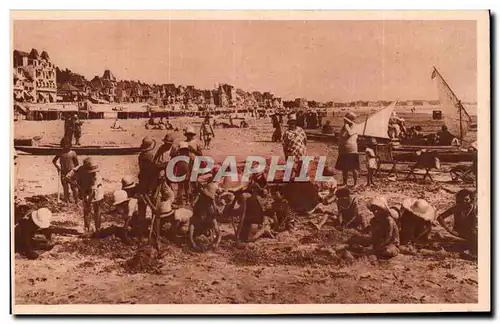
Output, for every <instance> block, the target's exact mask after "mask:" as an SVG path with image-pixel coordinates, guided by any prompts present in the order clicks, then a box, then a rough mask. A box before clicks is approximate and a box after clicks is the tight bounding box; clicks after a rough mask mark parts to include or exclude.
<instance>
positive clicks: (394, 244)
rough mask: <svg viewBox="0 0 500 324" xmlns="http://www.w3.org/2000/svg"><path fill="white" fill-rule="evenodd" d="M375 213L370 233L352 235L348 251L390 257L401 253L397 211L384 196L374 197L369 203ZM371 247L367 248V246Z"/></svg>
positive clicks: (369, 207) (368, 205)
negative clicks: (391, 207)
mask: <svg viewBox="0 0 500 324" xmlns="http://www.w3.org/2000/svg"><path fill="white" fill-rule="evenodd" d="M367 207H368V209H369V210H370V211H371V212H372V213H373V216H374V217H373V218H372V219H371V220H370V226H369V229H370V234H369V235H359V236H354V237H352V238H351V239H350V240H349V241H348V243H349V245H350V246H349V247H348V248H347V251H349V252H354V253H364V252H368V253H370V254H373V255H375V256H377V257H378V258H383V259H389V258H393V257H395V256H396V255H398V254H399V228H398V225H397V223H396V220H395V218H397V213H396V212H395V211H394V210H392V209H390V208H389V206H388V205H387V200H386V199H385V198H384V197H377V198H374V199H372V200H371V201H370V202H369V203H368V204H367ZM368 245H369V246H371V248H368V249H366V248H365V247H366V246H368Z"/></svg>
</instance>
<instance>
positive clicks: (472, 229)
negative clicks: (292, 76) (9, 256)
mask: <svg viewBox="0 0 500 324" xmlns="http://www.w3.org/2000/svg"><path fill="white" fill-rule="evenodd" d="M356 117H357V116H356V115H355V114H354V113H351V112H349V113H347V114H346V115H345V117H344V125H343V127H342V130H341V132H340V142H339V157H338V160H337V162H336V164H335V168H336V169H338V170H340V171H342V174H343V176H342V178H343V184H342V185H339V184H338V183H337V181H336V180H335V179H333V178H332V176H334V175H335V172H334V171H333V169H332V168H331V167H328V166H327V167H326V168H324V170H323V176H325V177H330V180H328V181H311V182H308V183H305V184H303V183H298V182H294V181H293V179H294V178H295V177H297V176H298V174H299V171H300V168H301V164H302V160H301V157H303V156H305V155H306V150H307V136H306V133H305V132H304V130H303V129H302V127H300V126H299V125H298V118H297V115H295V114H290V115H289V116H288V120H287V124H288V127H287V128H286V129H285V130H284V131H283V132H282V134H281V135H282V136H281V141H282V146H283V154H284V156H285V159H286V160H288V158H289V157H292V158H293V159H294V164H293V170H292V177H291V181H290V182H289V183H285V184H280V185H277V184H274V183H268V180H267V179H266V177H265V175H264V173H256V174H252V175H251V177H250V179H249V181H248V182H245V183H237V186H232V187H231V186H229V187H227V186H224V185H223V184H224V181H222V182H221V181H216V180H215V179H214V178H215V174H216V173H217V171H218V168H220V165H219V166H216V167H214V168H213V169H212V170H211V171H210V172H208V173H206V174H203V175H200V176H199V177H197V178H196V179H194V180H193V179H192V178H191V176H190V175H191V173H192V172H193V167H194V160H195V158H196V157H197V156H198V157H200V156H203V155H204V152H203V150H204V149H206V148H208V147H209V146H210V141H211V139H212V138H213V137H214V136H215V133H214V132H213V129H212V128H211V127H209V126H210V122H209V118H205V121H204V122H203V124H202V126H201V129H200V137H201V138H202V139H203V142H204V143H203V145H202V143H200V140H198V139H197V138H196V136H197V135H198V133H197V132H196V130H195V129H194V127H192V126H188V127H186V128H185V129H184V136H185V138H184V139H183V140H182V141H179V142H176V141H175V140H174V137H173V136H172V134H171V133H167V134H166V135H165V136H164V138H163V143H161V144H160V145H157V143H156V141H155V140H154V139H152V138H150V137H145V138H143V140H142V144H141V147H140V149H141V152H140V154H139V157H138V167H139V173H138V174H137V175H124V177H123V179H122V181H121V189H120V190H117V191H115V192H113V203H112V206H113V207H112V210H111V211H110V212H113V213H117V214H118V215H120V216H121V218H122V219H123V223H122V224H120V225H112V226H109V227H106V228H102V223H101V213H102V208H103V200H104V186H103V180H102V177H101V176H100V172H99V171H100V166H99V165H98V164H97V163H96V162H95V161H94V159H93V158H92V157H87V158H86V159H84V160H83V163H82V164H79V160H78V156H77V154H76V152H74V151H73V150H72V149H71V147H72V143H71V142H70V141H68V138H67V137H66V136H65V137H64V138H63V140H62V141H61V146H62V148H63V150H62V152H61V153H60V154H59V155H58V156H56V157H55V158H54V160H53V163H54V165H55V166H56V168H57V169H58V172H59V174H60V181H61V184H62V186H63V190H64V201H66V202H68V203H69V202H71V200H73V202H74V203H79V201H80V200H81V201H82V204H83V220H84V222H83V223H84V224H83V225H84V236H86V237H89V236H92V237H97V238H103V237H106V236H109V235H115V236H118V237H119V238H121V239H122V240H123V241H124V242H125V243H130V242H131V237H135V238H136V240H137V241H138V242H139V244H141V243H143V239H144V238H145V237H148V236H149V242H150V243H152V244H153V245H154V246H156V247H158V248H159V246H160V237H161V236H162V235H165V236H166V237H167V238H169V239H171V240H176V239H177V238H178V237H179V236H183V235H187V238H188V242H189V245H190V246H191V247H192V248H193V249H196V250H203V249H205V248H206V247H205V246H204V245H203V244H201V243H200V241H199V240H198V239H199V237H200V236H205V237H212V241H211V247H213V248H217V246H218V245H219V243H220V241H221V231H220V228H219V224H218V221H219V220H220V219H222V218H226V217H230V218H233V217H235V216H237V218H238V219H239V221H238V225H237V226H236V225H235V227H234V230H235V242H236V244H237V245H238V246H240V245H241V244H243V243H244V242H249V241H255V240H257V239H259V238H261V237H271V238H272V237H275V235H276V234H277V233H279V232H282V231H292V230H293V229H294V228H295V225H296V222H297V218H296V217H297V216H294V215H317V214H319V215H320V216H321V219H319V221H318V222H312V224H313V225H314V227H315V228H317V229H318V230H320V229H321V228H322V227H323V226H324V225H325V224H326V223H327V222H329V221H332V222H333V225H334V226H338V227H339V228H341V229H356V230H357V231H358V232H359V235H355V236H353V238H352V239H351V240H349V242H348V247H347V248H346V249H345V251H344V252H345V254H346V255H354V256H356V255H361V254H366V253H372V254H375V255H377V256H378V257H381V258H390V257H394V256H395V255H397V254H398V253H399V252H400V249H401V247H402V246H412V245H414V244H419V243H421V242H425V241H426V240H428V239H429V235H430V233H431V231H432V227H433V225H435V224H440V225H441V226H442V227H443V228H444V229H445V230H446V231H448V232H449V233H450V234H451V235H453V236H455V237H458V238H461V239H463V240H464V242H465V243H466V244H465V247H464V250H467V251H469V252H470V253H473V254H474V253H475V251H476V246H477V207H476V196H475V193H474V192H472V191H470V190H467V189H463V190H461V191H459V192H458V193H457V194H456V201H455V204H454V206H452V207H451V208H449V209H448V210H446V211H444V212H443V213H441V214H440V215H438V214H437V211H436V209H435V208H434V207H432V206H431V205H430V204H429V203H428V202H427V201H425V200H423V199H412V198H410V199H407V200H404V201H403V202H401V203H400V204H399V205H397V206H389V204H388V202H387V200H386V199H385V198H384V197H376V198H373V199H371V200H370V201H369V202H368V204H366V207H367V208H368V210H369V211H370V212H371V213H372V214H373V217H372V218H371V220H370V221H368V217H367V216H366V215H365V214H364V213H363V211H362V210H361V206H362V204H361V201H360V198H359V197H358V196H357V195H356V193H355V192H356V190H355V187H354V188H353V187H350V186H348V173H349V172H350V171H352V173H353V178H354V185H356V184H357V181H358V170H359V164H360V162H359V154H358V152H357V134H356V133H355V132H354V131H353V128H352V126H353V125H354V123H355V120H356ZM277 118H278V122H279V116H278V117H277ZM374 144H376V143H374ZM366 154H367V157H368V159H367V161H368V169H369V170H372V171H373V170H374V169H375V167H376V154H375V152H374V150H373V149H372V148H370V147H369V148H368V149H367V150H366ZM179 156H184V157H186V159H183V160H179V161H177V162H176V163H175V165H174V169H173V173H174V175H175V176H176V177H184V179H183V180H181V181H178V182H173V181H172V180H171V179H170V178H169V177H167V172H168V170H167V167H168V165H169V162H170V161H171V160H172V159H173V158H176V157H179ZM58 163H59V164H58ZM136 178H137V179H138V181H135V179H136ZM368 184H373V172H370V171H369V174H368ZM70 193H71V194H70ZM268 195H271V197H272V200H273V202H272V204H271V207H270V208H267V209H266V208H264V207H263V204H262V203H261V198H262V197H266V196H268ZM304 201H306V203H305V204H302V206H306V207H304V208H298V207H297V206H299V205H300V204H301V203H303V202H304ZM331 206H334V207H336V209H337V212H336V213H333V212H331V211H330V210H331V208H329V207H331ZM292 211H293V212H292ZM16 214H19V215H21V217H20V218H19V221H18V222H17V223H16V232H15V239H16V249H17V250H18V251H19V252H21V253H23V254H24V255H26V256H27V257H28V258H30V259H34V258H37V256H38V255H37V254H36V253H35V252H34V241H33V237H34V235H35V233H37V231H39V230H40V229H41V230H44V231H45V232H47V233H49V232H50V231H49V230H47V229H48V228H49V227H50V220H51V212H50V210H48V209H46V208H41V209H38V210H23V211H22V212H20V213H17V212H16ZM148 215H150V218H148V217H147V216H148ZM451 216H453V218H454V221H453V225H450V224H449V222H448V218H450V217H451ZM92 223H94V226H92ZM167 224H168V225H167ZM165 228H167V229H165ZM214 236H215V237H214ZM47 238H48V239H50V234H47ZM48 246H49V247H50V244H49V245H48Z"/></svg>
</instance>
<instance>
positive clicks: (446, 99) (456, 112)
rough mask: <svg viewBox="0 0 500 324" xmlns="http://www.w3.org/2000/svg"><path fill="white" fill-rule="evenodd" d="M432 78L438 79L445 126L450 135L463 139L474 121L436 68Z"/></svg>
mask: <svg viewBox="0 0 500 324" xmlns="http://www.w3.org/2000/svg"><path fill="white" fill-rule="evenodd" d="M431 78H432V79H434V78H435V79H436V83H437V90H438V97H439V103H440V104H441V111H442V112H443V119H444V123H445V125H446V126H447V127H448V130H449V131H450V133H452V134H453V135H454V136H456V137H458V138H460V139H462V138H463V137H464V136H465V134H467V132H468V131H469V128H470V125H471V123H472V119H471V118H470V116H469V114H468V113H467V111H466V110H465V109H464V107H463V106H462V103H461V102H460V100H458V98H457V96H455V94H454V93H453V90H451V88H450V87H449V86H448V84H447V83H446V81H445V80H444V79H443V77H442V76H441V74H439V72H438V71H437V69H436V68H434V71H433V72H432V76H431Z"/></svg>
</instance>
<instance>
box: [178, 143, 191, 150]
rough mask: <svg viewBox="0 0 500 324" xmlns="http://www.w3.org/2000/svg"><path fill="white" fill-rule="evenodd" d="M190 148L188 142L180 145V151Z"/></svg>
mask: <svg viewBox="0 0 500 324" xmlns="http://www.w3.org/2000/svg"><path fill="white" fill-rule="evenodd" d="M187 148H189V143H188V142H185V141H182V142H180V143H179V150H181V149H187Z"/></svg>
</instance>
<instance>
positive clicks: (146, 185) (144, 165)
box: [137, 137, 166, 241]
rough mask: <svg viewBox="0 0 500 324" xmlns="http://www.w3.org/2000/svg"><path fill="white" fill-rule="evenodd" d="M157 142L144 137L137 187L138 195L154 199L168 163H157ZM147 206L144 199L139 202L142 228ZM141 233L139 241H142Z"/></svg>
mask: <svg viewBox="0 0 500 324" xmlns="http://www.w3.org/2000/svg"><path fill="white" fill-rule="evenodd" d="M155 146H156V142H155V141H154V140H153V139H151V138H150V137H144V138H143V140H142V144H141V153H140V154H139V183H138V185H137V193H138V195H148V196H149V197H153V196H154V194H155V192H156V189H157V188H158V185H159V173H160V170H161V169H164V168H165V167H166V163H156V162H155V152H154V149H155ZM146 210H147V204H146V202H145V201H143V199H139V201H138V216H139V218H138V224H139V227H140V228H144V227H145V221H146ZM142 233H143V231H140V234H139V241H141V240H142Z"/></svg>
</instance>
